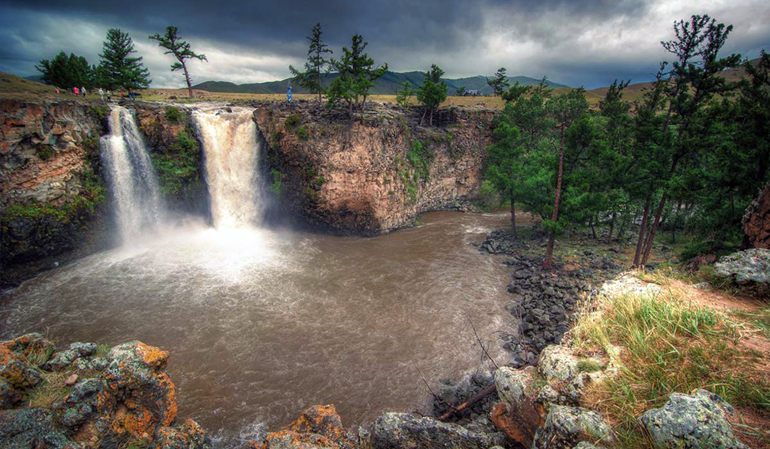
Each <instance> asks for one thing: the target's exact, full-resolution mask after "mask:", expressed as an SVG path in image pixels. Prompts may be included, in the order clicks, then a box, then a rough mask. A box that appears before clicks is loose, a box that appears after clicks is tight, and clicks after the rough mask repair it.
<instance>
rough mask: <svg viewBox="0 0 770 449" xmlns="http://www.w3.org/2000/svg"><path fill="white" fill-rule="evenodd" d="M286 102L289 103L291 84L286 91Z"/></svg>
mask: <svg viewBox="0 0 770 449" xmlns="http://www.w3.org/2000/svg"><path fill="white" fill-rule="evenodd" d="M286 102H287V103H289V104H291V86H289V89H288V90H287V91H286Z"/></svg>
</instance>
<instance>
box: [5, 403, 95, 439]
mask: <svg viewBox="0 0 770 449" xmlns="http://www.w3.org/2000/svg"><path fill="white" fill-rule="evenodd" d="M82 447H83V445H81V444H79V443H75V442H73V441H71V440H70V439H69V438H67V436H66V435H65V434H63V433H62V432H60V431H59V430H58V429H57V428H56V426H55V425H54V419H53V415H52V414H51V412H50V411H48V410H44V409H40V408H32V409H20V410H7V411H0V449H21V448H45V449H80V448H82Z"/></svg>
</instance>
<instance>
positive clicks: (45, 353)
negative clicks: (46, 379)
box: [0, 333, 56, 366]
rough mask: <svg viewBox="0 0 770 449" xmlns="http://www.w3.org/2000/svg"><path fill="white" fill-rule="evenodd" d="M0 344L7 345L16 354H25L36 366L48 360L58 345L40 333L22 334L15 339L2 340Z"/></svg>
mask: <svg viewBox="0 0 770 449" xmlns="http://www.w3.org/2000/svg"><path fill="white" fill-rule="evenodd" d="M0 345H5V346H6V347H7V348H8V349H9V350H10V351H11V352H13V353H14V354H16V355H23V356H24V357H26V358H27V360H29V361H30V363H32V364H34V365H36V366H41V365H42V364H43V363H45V362H47V361H48V360H49V359H50V358H51V355H52V354H53V353H54V351H55V350H56V345H55V344H53V342H52V341H51V340H48V339H47V338H45V337H43V336H42V335H40V334H38V333H31V334H26V335H22V336H21V337H16V338H14V339H13V340H9V341H5V342H2V343H0Z"/></svg>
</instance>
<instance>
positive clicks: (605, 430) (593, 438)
mask: <svg viewBox="0 0 770 449" xmlns="http://www.w3.org/2000/svg"><path fill="white" fill-rule="evenodd" d="M581 441H586V442H589V443H592V444H593V443H612V434H611V431H610V428H609V426H608V425H607V424H605V423H604V421H602V418H601V415H599V414H598V413H596V412H594V411H590V410H586V409H584V408H582V407H569V406H563V405H553V406H551V408H550V409H549V411H548V416H547V417H546V419H545V425H543V427H541V428H540V429H538V430H537V433H535V440H534V442H533V443H532V449H572V448H573V447H575V446H576V445H577V444H578V443H580V442H581Z"/></svg>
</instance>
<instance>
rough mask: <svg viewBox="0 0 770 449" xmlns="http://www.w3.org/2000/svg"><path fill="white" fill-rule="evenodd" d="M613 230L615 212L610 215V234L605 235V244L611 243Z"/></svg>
mask: <svg viewBox="0 0 770 449" xmlns="http://www.w3.org/2000/svg"><path fill="white" fill-rule="evenodd" d="M614 230H615V212H613V213H612V219H611V220H610V232H609V234H607V243H612V231H614Z"/></svg>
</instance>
